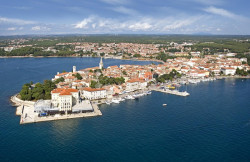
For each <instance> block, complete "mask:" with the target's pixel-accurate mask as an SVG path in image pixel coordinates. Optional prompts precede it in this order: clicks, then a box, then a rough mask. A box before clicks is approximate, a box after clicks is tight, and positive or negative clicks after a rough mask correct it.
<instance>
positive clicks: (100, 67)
mask: <svg viewBox="0 0 250 162" xmlns="http://www.w3.org/2000/svg"><path fill="white" fill-rule="evenodd" d="M99 69H103V62H102V57H101V60H100V63H99Z"/></svg>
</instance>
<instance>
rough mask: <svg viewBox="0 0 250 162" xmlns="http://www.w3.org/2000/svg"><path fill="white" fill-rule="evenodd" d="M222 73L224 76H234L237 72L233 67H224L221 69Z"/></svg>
mask: <svg viewBox="0 0 250 162" xmlns="http://www.w3.org/2000/svg"><path fill="white" fill-rule="evenodd" d="M221 71H222V72H223V74H224V75H234V74H235V72H236V70H235V69H234V68H231V67H224V68H221Z"/></svg>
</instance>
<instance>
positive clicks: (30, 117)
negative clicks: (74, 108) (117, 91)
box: [20, 104, 102, 124]
mask: <svg viewBox="0 0 250 162" xmlns="http://www.w3.org/2000/svg"><path fill="white" fill-rule="evenodd" d="M92 107H93V109H94V111H93V112H85V113H77V114H64V115H60V114H56V115H53V116H43V117H39V116H38V113H34V107H32V106H31V107H28V106H24V107H23V113H22V114H21V118H20V124H28V123H37V122H45V121H53V120H65V119H74V118H86V117H94V116H101V115H102V112H101V111H100V109H99V107H98V105H97V104H92Z"/></svg>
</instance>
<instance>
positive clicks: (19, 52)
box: [0, 47, 75, 57]
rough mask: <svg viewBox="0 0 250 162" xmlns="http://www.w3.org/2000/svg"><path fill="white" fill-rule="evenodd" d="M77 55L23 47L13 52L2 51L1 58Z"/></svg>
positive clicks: (68, 51)
mask: <svg viewBox="0 0 250 162" xmlns="http://www.w3.org/2000/svg"><path fill="white" fill-rule="evenodd" d="M73 54H75V52H74V51H71V50H69V49H68V50H61V51H57V52H56V53H54V52H52V51H43V49H42V48H36V47H22V48H18V49H15V50H12V51H11V52H6V51H4V50H3V49H0V56H30V55H32V56H35V57H36V56H44V57H46V56H72V55H73Z"/></svg>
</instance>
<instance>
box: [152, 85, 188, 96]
mask: <svg viewBox="0 0 250 162" xmlns="http://www.w3.org/2000/svg"><path fill="white" fill-rule="evenodd" d="M150 90H151V91H157V92H162V93H168V94H173V95H177V96H183V97H185V96H189V95H190V94H189V93H188V92H186V91H185V92H179V91H177V90H169V89H160V88H157V87H150Z"/></svg>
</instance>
